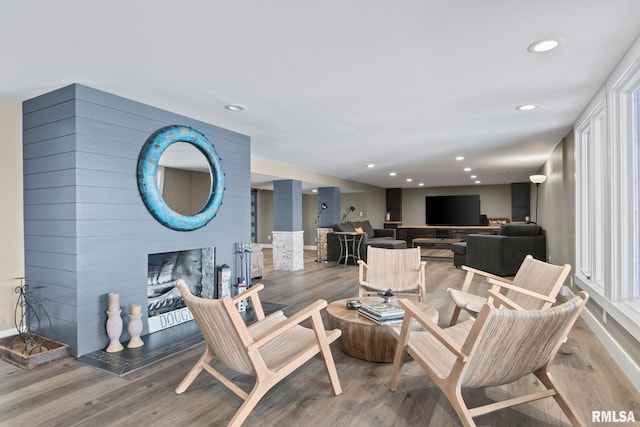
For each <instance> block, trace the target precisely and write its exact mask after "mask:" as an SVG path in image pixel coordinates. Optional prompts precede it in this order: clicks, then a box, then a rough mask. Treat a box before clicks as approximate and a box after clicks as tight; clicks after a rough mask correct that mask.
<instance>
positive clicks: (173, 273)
mask: <svg viewBox="0 0 640 427" xmlns="http://www.w3.org/2000/svg"><path fill="white" fill-rule="evenodd" d="M147 271H148V274H147V316H148V319H149V332H155V331H156V330H160V329H165V328H167V327H171V326H175V325H177V324H180V323H183V322H185V321H189V320H191V319H193V317H191V315H190V313H189V312H188V309H187V308H186V307H185V304H184V301H183V299H182V297H181V296H180V292H179V291H178V289H177V288H176V287H175V285H176V281H177V280H178V279H183V280H184V281H185V282H186V284H187V286H189V289H191V292H192V293H193V294H194V295H197V296H200V297H203V298H213V297H214V289H215V250H214V248H202V249H190V250H185V251H176V252H164V253H156V254H149V255H148V270H147Z"/></svg>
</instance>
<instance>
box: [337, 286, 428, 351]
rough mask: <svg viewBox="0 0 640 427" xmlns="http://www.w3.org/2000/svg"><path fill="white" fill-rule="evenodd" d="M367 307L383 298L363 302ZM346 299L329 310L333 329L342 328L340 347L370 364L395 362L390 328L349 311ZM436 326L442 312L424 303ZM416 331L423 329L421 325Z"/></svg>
mask: <svg viewBox="0 0 640 427" xmlns="http://www.w3.org/2000/svg"><path fill="white" fill-rule="evenodd" d="M360 301H362V303H363V304H371V303H372V302H380V301H381V299H380V298H361V299H360ZM346 302H347V300H346V299H343V300H338V301H334V302H332V303H331V304H329V306H328V307H327V318H328V320H329V327H331V328H338V329H340V330H341V331H342V336H341V337H340V338H338V347H339V348H340V350H342V351H343V352H345V353H346V354H348V355H349V356H351V357H355V358H357V359H362V360H367V361H370V362H384V363H391V362H393V357H394V355H395V351H396V343H397V342H396V340H395V338H394V337H393V335H392V334H391V332H390V331H389V330H388V329H389V328H390V326H382V325H378V324H376V323H374V322H372V321H370V320H367V319H365V318H363V317H362V316H359V315H358V310H349V309H348V308H346ZM416 305H418V306H419V307H420V308H421V309H422V310H423V312H424V313H425V314H426V315H427V316H428V317H429V318H430V319H431V320H433V321H434V322H436V323H437V322H438V311H437V310H436V309H435V308H433V307H431V306H429V305H427V304H424V303H417V302H416ZM413 328H417V329H422V327H421V326H420V325H418V324H417V323H416V324H415V325H414V326H413Z"/></svg>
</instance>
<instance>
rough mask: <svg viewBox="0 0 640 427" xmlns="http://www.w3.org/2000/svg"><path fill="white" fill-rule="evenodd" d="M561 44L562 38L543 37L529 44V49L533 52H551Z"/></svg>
mask: <svg viewBox="0 0 640 427" xmlns="http://www.w3.org/2000/svg"><path fill="white" fill-rule="evenodd" d="M559 45H560V39H543V40H538V41H537V42H535V43H532V44H531V45H529V47H528V48H527V50H528V51H529V52H531V53H543V52H549V51H550V50H552V49H555V48H557V47H558V46H559Z"/></svg>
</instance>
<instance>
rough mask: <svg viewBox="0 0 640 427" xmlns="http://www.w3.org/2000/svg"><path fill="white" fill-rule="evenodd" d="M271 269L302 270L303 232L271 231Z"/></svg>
mask: <svg viewBox="0 0 640 427" xmlns="http://www.w3.org/2000/svg"><path fill="white" fill-rule="evenodd" d="M271 235H272V237H273V269H274V270H283V271H295V270H302V269H304V231H273V232H272V234H271Z"/></svg>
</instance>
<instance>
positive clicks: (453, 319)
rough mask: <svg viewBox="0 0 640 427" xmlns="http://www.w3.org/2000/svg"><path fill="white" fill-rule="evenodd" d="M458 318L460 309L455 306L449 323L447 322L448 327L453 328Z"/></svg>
mask: <svg viewBox="0 0 640 427" xmlns="http://www.w3.org/2000/svg"><path fill="white" fill-rule="evenodd" d="M458 316H460V307H458V306H456V307H455V308H454V309H453V314H452V315H451V321H450V322H449V326H453V325H455V324H456V323H458Z"/></svg>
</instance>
